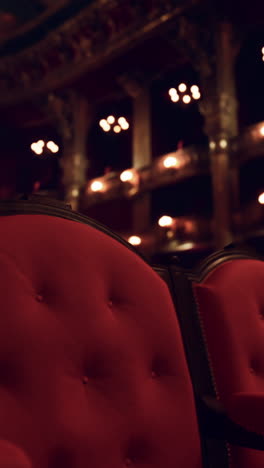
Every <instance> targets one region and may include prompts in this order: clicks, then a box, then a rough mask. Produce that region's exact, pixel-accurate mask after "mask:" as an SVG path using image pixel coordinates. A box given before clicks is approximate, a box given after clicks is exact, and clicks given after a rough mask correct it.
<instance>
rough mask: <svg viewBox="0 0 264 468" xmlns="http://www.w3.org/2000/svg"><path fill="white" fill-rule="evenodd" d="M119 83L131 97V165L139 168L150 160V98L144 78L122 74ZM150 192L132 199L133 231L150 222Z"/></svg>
mask: <svg viewBox="0 0 264 468" xmlns="http://www.w3.org/2000/svg"><path fill="white" fill-rule="evenodd" d="M119 82H120V84H121V85H122V86H123V88H124V89H125V91H126V92H127V94H128V95H129V96H131V97H132V99H133V125H132V128H133V142H132V147H133V167H134V168H135V169H140V168H142V167H144V166H148V165H150V164H151V161H152V128H151V98H150V92H149V88H148V85H147V83H146V80H145V79H144V78H142V77H139V76H137V77H131V76H122V77H121V78H120V79H119ZM150 214H151V194H150V193H144V194H141V195H139V196H137V197H136V198H135V199H134V201H133V215H132V216H133V220H132V227H133V232H137V233H140V232H144V231H146V230H147V229H148V228H149V226H150V224H151V219H150Z"/></svg>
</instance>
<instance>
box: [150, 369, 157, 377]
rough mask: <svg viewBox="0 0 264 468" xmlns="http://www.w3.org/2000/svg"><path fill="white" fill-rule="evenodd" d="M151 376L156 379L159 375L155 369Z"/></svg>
mask: <svg viewBox="0 0 264 468" xmlns="http://www.w3.org/2000/svg"><path fill="white" fill-rule="evenodd" d="M151 377H152V378H153V379H156V378H157V377H158V374H157V372H155V371H154V370H153V371H152V372H151Z"/></svg>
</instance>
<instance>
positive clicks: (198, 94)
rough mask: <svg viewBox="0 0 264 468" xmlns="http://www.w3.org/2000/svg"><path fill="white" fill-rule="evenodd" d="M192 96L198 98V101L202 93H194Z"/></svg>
mask: <svg viewBox="0 0 264 468" xmlns="http://www.w3.org/2000/svg"><path fill="white" fill-rule="evenodd" d="M192 97H193V99H196V100H197V101H198V99H200V98H201V94H200V93H193V95H192Z"/></svg>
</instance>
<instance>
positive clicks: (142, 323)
mask: <svg viewBox="0 0 264 468" xmlns="http://www.w3.org/2000/svg"><path fill="white" fill-rule="evenodd" d="M0 233H1V246H0V288H1V296H0V300H1V307H0V439H1V440H4V441H7V443H10V444H14V446H15V447H17V448H16V449H14V457H15V456H16V455H15V453H16V450H18V451H19V450H21V452H20V453H21V454H22V453H23V454H24V453H25V455H23V456H24V460H23V457H22V455H21V457H22V458H21V460H22V461H21V466H20V465H19V464H17V465H15V464H14V466H12V468H29V467H30V468H106V467H107V468H119V467H120V468H121V467H125V466H135V467H145V466H146V467H149V468H176V467H177V468H201V463H202V462H201V453H200V439H199V432H198V427H197V420H196V413H195V406H194V397H193V389H192V385H191V381H190V377H189V374H188V369H187V364H186V360H185V355H184V350H183V345H182V341H181V335H180V331H179V326H178V322H177V318H176V314H175V309H174V306H173V303H172V301H171V298H170V294H169V291H168V288H167V285H166V284H165V282H164V281H163V280H162V279H160V278H159V276H158V275H157V274H156V273H155V272H154V271H153V270H152V269H151V268H150V267H149V266H148V265H147V264H146V263H145V262H144V261H143V260H142V259H141V258H140V257H139V256H137V255H136V254H135V253H133V252H132V251H131V250H129V249H128V248H126V247H125V246H124V245H122V244H119V243H118V242H117V241H116V240H115V239H113V238H111V237H110V236H108V235H106V234H104V233H102V232H100V231H98V230H96V229H94V228H93V227H91V226H89V225H85V224H81V223H78V222H73V221H69V220H65V219H62V218H57V217H52V216H46V215H29V214H26V215H25V214H22V215H16V216H1V217H0ZM1 456H2V457H3V458H2V460H5V457H6V450H5V449H3V447H2V445H1V444H0V467H1V468H5V465H4V464H3V463H2V462H1ZM26 457H28V462H27V459H26ZM23 463H24V465H23ZM26 463H28V466H27V464H26ZM30 464H31V465H32V467H31V465H30ZM7 466H8V468H11V467H9V465H7Z"/></svg>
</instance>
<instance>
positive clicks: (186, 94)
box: [169, 83, 201, 104]
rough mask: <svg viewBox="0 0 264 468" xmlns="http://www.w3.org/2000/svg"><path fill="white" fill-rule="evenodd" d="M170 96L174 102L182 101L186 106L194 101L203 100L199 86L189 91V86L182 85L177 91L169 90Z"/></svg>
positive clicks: (192, 87)
mask: <svg viewBox="0 0 264 468" xmlns="http://www.w3.org/2000/svg"><path fill="white" fill-rule="evenodd" d="M169 96H170V98H171V101H172V102H179V101H182V102H183V103H184V104H190V103H191V102H192V100H195V101H198V100H199V99H200V98H201V93H200V90H199V87H198V86H197V85H193V86H191V87H190V89H189V90H188V86H187V85H186V84H185V83H181V84H179V86H178V88H177V89H176V88H170V89H169Z"/></svg>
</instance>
